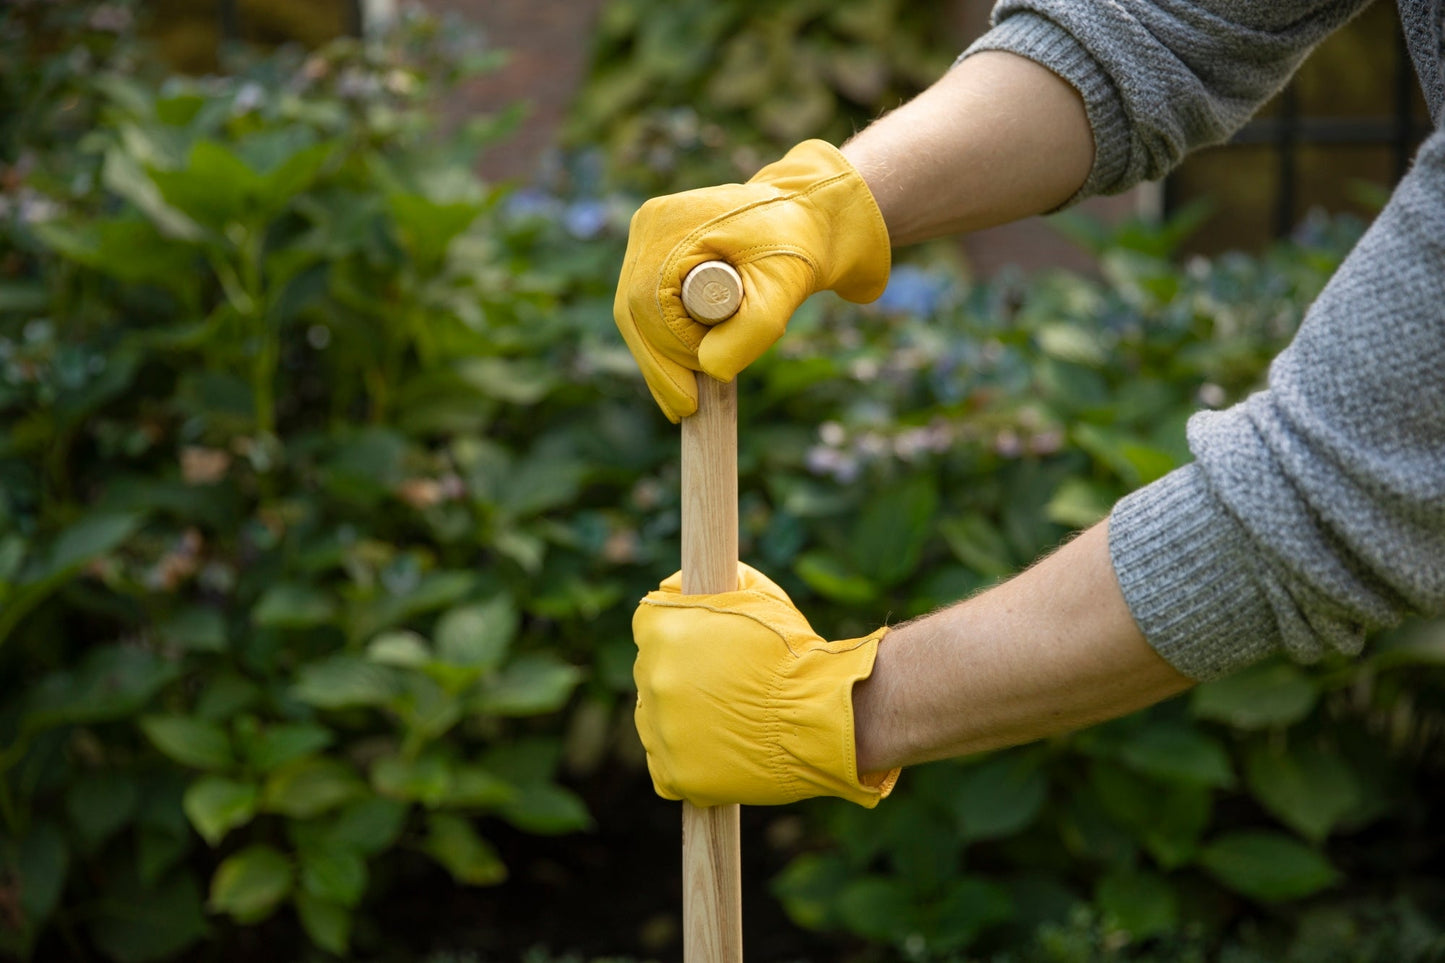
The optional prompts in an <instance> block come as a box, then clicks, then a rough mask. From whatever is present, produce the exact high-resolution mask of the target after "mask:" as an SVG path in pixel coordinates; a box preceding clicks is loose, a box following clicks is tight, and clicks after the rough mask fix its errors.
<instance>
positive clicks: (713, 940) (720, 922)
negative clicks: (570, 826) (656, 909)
mask: <svg viewBox="0 0 1445 963" xmlns="http://www.w3.org/2000/svg"><path fill="white" fill-rule="evenodd" d="M682 301H683V305H684V306H685V307H686V308H687V310H688V313H689V314H691V315H692V316H693V317H694V318H695V319H696V320H698V321H702V322H703V323H705V324H715V323H717V322H719V321H723V320H725V319H727V318H728V317H729V316H731V315H732V314H733V312H735V311H736V310H737V308H738V305H740V304H741V303H742V279H741V278H739V277H738V274H737V272H736V271H734V270H733V269H732V266H731V265H728V264H725V263H723V262H722V261H709V262H707V263H706V264H700V265H698V266H697V267H695V268H693V269H692V270H691V271H689V272H688V275H687V277H686V278H685V279H684V280H683V283H682ZM697 394H698V403H697V413H696V414H695V415H693V416H692V417H690V418H684V419H683V420H682V591H683V593H684V594H687V595H702V594H712V593H716V592H731V591H732V590H734V589H736V588H737V585H738V432H737V424H738V396H737V384H736V382H733V383H730V384H723V383H722V382H720V381H714V380H713V379H712V378H709V377H708V376H707V375H704V374H699V375H698V376H697ZM740 861H741V856H740V852H739V845H738V807H737V806H710V807H707V808H699V807H696V806H693V805H691V804H689V803H683V804H682V916H683V920H682V929H683V961H684V963H742V958H743V914H742V893H743V890H742V870H741V866H740Z"/></svg>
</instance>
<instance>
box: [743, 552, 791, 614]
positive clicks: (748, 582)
mask: <svg viewBox="0 0 1445 963" xmlns="http://www.w3.org/2000/svg"><path fill="white" fill-rule="evenodd" d="M738 589H739V590H741V591H744V592H761V593H763V594H764V595H766V596H768V597H769V598H771V599H775V600H777V601H779V602H781V603H783V604H784V605H786V606H788V607H789V608H796V607H797V606H795V605H793V600H792V599H790V598H788V593H787V592H784V591H783V587H782V586H781V585H779V584H778V583H777V582H774V581H773V580H772V579H770V578H768V577H767V576H766V575H764V574H763V573H762V572H759V571H758V570H757V569H755V568H753V567H752V566H751V565H747V564H745V563H743V562H739V563H738Z"/></svg>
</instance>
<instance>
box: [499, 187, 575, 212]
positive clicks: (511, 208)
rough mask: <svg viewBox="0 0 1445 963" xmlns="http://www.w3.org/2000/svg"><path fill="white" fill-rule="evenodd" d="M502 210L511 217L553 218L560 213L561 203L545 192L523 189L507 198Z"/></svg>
mask: <svg viewBox="0 0 1445 963" xmlns="http://www.w3.org/2000/svg"><path fill="white" fill-rule="evenodd" d="M504 210H505V211H506V212H507V214H508V215H510V216H511V217H516V218H528V217H540V218H548V219H550V218H554V217H557V216H558V214H560V213H561V210H562V202H561V201H560V200H558V199H557V198H556V197H554V196H552V195H551V194H548V193H547V192H546V191H542V190H538V189H537V188H535V187H524V188H522V189H521V190H519V191H517V192H516V193H514V194H512V195H511V196H510V197H508V198H507V200H506V203H505V205H504Z"/></svg>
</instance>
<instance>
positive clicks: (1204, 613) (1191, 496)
mask: <svg viewBox="0 0 1445 963" xmlns="http://www.w3.org/2000/svg"><path fill="white" fill-rule="evenodd" d="M1109 554H1110V556H1111V557H1112V559H1113V563H1114V573H1115V575H1116V576H1117V577H1118V579H1119V587H1120V588H1121V589H1123V592H1124V601H1125V602H1126V603H1127V604H1128V606H1129V611H1130V612H1131V613H1133V615H1134V621H1135V622H1136V623H1138V626H1139V629H1140V631H1142V632H1143V633H1144V637H1145V638H1146V639H1147V640H1148V641H1149V644H1150V645H1151V646H1153V647H1154V650H1155V651H1156V652H1158V653H1159V655H1160V656H1162V657H1163V659H1164V660H1165V661H1166V662H1168V663H1169V664H1170V665H1172V666H1173V667H1174V668H1175V669H1177V670H1179V671H1180V672H1182V673H1184V674H1185V675H1187V676H1189V677H1190V678H1192V679H1196V680H1199V681H1204V680H1206V679H1213V678H1217V677H1219V676H1223V675H1228V674H1229V673H1231V672H1233V671H1235V670H1237V669H1241V668H1243V667H1245V666H1246V665H1249V664H1250V663H1252V662H1256V661H1258V660H1259V659H1262V658H1264V657H1265V656H1267V655H1269V654H1271V653H1272V652H1275V651H1276V650H1277V649H1278V648H1279V642H1278V635H1279V631H1278V628H1277V627H1276V622H1275V619H1274V616H1273V610H1272V608H1271V606H1270V604H1269V600H1268V598H1267V596H1266V594H1265V591H1264V589H1263V587H1262V586H1261V584H1260V582H1259V579H1258V578H1257V577H1256V576H1255V565H1256V563H1255V562H1254V560H1253V558H1252V552H1251V549H1250V546H1249V541H1248V536H1247V535H1246V534H1245V531H1244V529H1243V528H1242V527H1241V526H1240V525H1239V523H1238V522H1236V521H1235V520H1234V518H1233V517H1231V516H1230V514H1229V513H1228V512H1227V511H1225V510H1224V507H1223V506H1222V505H1221V504H1220V502H1219V500H1218V499H1217V498H1215V497H1214V495H1213V494H1212V493H1211V492H1210V491H1209V489H1208V487H1207V485H1206V484H1205V481H1204V475H1203V473H1202V472H1201V471H1200V470H1199V468H1198V466H1197V465H1186V466H1185V467H1183V468H1180V469H1178V470H1176V471H1174V472H1171V473H1170V474H1168V475H1166V476H1164V477H1163V478H1161V479H1159V480H1158V481H1156V482H1154V483H1153V484H1152V485H1148V486H1146V487H1144V488H1141V489H1139V490H1138V491H1136V492H1134V493H1133V494H1131V495H1129V496H1128V497H1126V498H1124V499H1123V500H1122V501H1120V502H1119V503H1118V504H1117V505H1116V506H1114V511H1113V513H1112V514H1111V516H1110V518H1109Z"/></svg>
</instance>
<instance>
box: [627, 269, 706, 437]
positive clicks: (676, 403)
mask: <svg viewBox="0 0 1445 963" xmlns="http://www.w3.org/2000/svg"><path fill="white" fill-rule="evenodd" d="M612 319H613V321H615V322H616V323H617V330H618V331H619V332H621V334H622V340H623V341H625V342H627V348H628V350H629V351H631V352H632V357H633V359H634V360H636V362H637V366H638V367H639V368H640V369H642V377H643V378H644V379H645V380H646V381H647V390H648V391H650V392H651V393H652V398H653V400H654V401H656V402H657V406H658V407H659V408H661V409H662V413H663V414H665V415H667V418H668V420H669V421H671V422H672V423H673V424H676V423H677V422H678V420H679V419H681V418H686V417H687V416H688V415H690V414H692V413H693V412H695V411H697V376H696V375H694V374H693V373H692V371H691V370H689V369H688V368H687V367H685V366H683V365H682V364H679V363H678V362H676V361H674V360H672V359H671V358H668V357H665V356H663V355H662V354H660V353H659V352H657V351H654V350H653V347H652V345H651V344H650V343H649V342H648V341H647V339H646V338H645V337H643V335H642V332H641V330H640V329H639V328H638V327H637V324H636V322H635V321H634V320H633V317H632V314H631V312H629V311H628V310H627V306H626V304H625V302H624V301H623V299H622V298H621V297H620V296H619V298H618V302H617V303H616V304H615V305H614V306H613V312H612Z"/></svg>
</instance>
